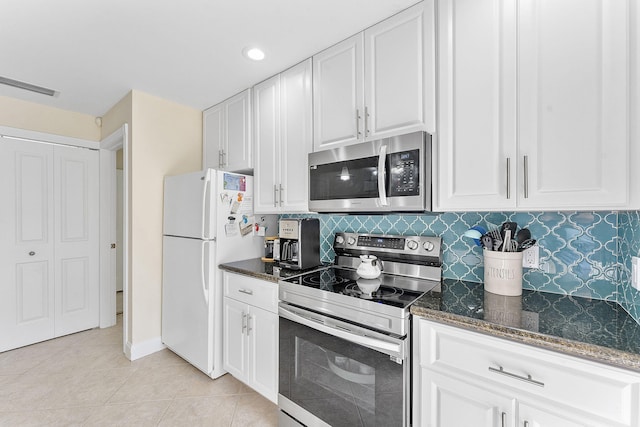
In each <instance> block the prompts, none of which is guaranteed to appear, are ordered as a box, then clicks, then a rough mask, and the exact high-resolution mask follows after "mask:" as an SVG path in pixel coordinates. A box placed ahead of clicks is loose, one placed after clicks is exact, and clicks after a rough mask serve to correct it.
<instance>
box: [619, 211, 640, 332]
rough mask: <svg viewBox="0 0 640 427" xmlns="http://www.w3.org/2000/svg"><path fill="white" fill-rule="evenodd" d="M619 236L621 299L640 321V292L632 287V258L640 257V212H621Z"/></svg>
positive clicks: (626, 308)
mask: <svg viewBox="0 0 640 427" xmlns="http://www.w3.org/2000/svg"><path fill="white" fill-rule="evenodd" d="M618 223H619V227H618V236H619V240H620V294H621V295H620V299H619V302H620V304H622V306H623V307H624V308H625V310H626V311H627V312H628V313H629V314H630V315H631V316H632V317H633V318H634V319H636V320H637V321H640V292H638V291H637V290H635V289H633V287H631V257H632V256H640V212H638V211H634V212H621V213H620V218H619V222H618Z"/></svg>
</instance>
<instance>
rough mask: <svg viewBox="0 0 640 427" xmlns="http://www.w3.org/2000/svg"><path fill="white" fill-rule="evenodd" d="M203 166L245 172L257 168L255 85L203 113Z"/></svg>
mask: <svg viewBox="0 0 640 427" xmlns="http://www.w3.org/2000/svg"><path fill="white" fill-rule="evenodd" d="M202 123H203V134H202V136H203V160H202V166H203V168H214V169H221V170H226V171H230V172H243V171H247V170H250V169H253V158H252V151H253V147H252V140H251V89H247V90H245V91H243V92H240V93H239V94H237V95H235V96H233V97H231V98H229V99H227V100H226V101H224V102H222V103H220V104H218V105H215V106H213V107H211V108H209V109H207V110H205V111H204V112H203V113H202Z"/></svg>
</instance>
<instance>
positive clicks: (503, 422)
mask: <svg viewBox="0 0 640 427" xmlns="http://www.w3.org/2000/svg"><path fill="white" fill-rule="evenodd" d="M500 421H501V426H502V427H507V413H506V412H503V413H502V414H501V415H500Z"/></svg>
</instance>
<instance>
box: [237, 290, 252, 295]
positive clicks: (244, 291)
mask: <svg viewBox="0 0 640 427" xmlns="http://www.w3.org/2000/svg"><path fill="white" fill-rule="evenodd" d="M238 292H241V293H243V294H247V295H253V291H251V290H247V289H238Z"/></svg>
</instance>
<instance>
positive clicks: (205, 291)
mask: <svg viewBox="0 0 640 427" xmlns="http://www.w3.org/2000/svg"><path fill="white" fill-rule="evenodd" d="M207 243H208V242H205V241H203V242H202V248H201V250H200V257H201V259H200V267H201V269H200V273H201V274H200V280H201V281H202V294H203V295H204V302H205V303H206V304H207V305H209V287H208V286H207V283H208V279H209V275H208V274H207V273H206V272H205V263H204V260H205V259H207V260H208V259H209V257H208V256H206V257H205V252H208V251H209V248H208V245H207ZM207 255H208V253H207ZM207 267H208V266H207Z"/></svg>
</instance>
